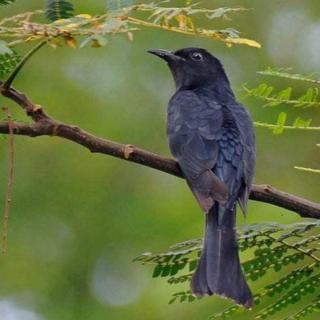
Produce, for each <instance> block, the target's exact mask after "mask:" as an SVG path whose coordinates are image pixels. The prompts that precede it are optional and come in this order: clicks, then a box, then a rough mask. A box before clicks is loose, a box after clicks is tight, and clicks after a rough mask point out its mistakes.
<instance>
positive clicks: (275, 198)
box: [0, 82, 320, 219]
mask: <svg viewBox="0 0 320 320" xmlns="http://www.w3.org/2000/svg"><path fill="white" fill-rule="evenodd" d="M1 85H2V83H1V82H0V92H1V94H2V95H3V96H5V97H7V98H9V99H11V100H13V101H14V102H16V103H17V104H18V105H20V106H21V107H22V108H23V109H24V110H25V112H26V113H27V115H28V116H30V117H31V118H32V119H33V120H34V122H33V123H31V124H25V123H13V132H14V134H16V135H24V136H30V137H38V136H44V135H49V136H58V137H61V138H64V139H67V140H70V141H73V142H75V143H78V144H80V145H82V146H84V147H85V148H87V149H89V150H90V151H91V152H97V153H103V154H108V155H111V156H114V157H117V158H120V159H123V160H127V161H131V162H135V163H138V164H141V165H144V166H147V167H151V168H154V169H157V170H160V171H163V172H166V173H169V174H172V175H175V176H177V177H180V178H183V175H182V172H181V170H180V168H179V166H178V164H177V162H176V161H175V160H173V159H170V158H164V157H162V156H159V155H157V154H154V153H151V152H149V151H145V150H143V149H140V148H137V147H135V146H132V145H123V144H120V143H117V142H113V141H110V140H106V139H102V138H99V137H96V136H94V135H92V134H90V133H88V132H86V131H84V130H82V129H81V128H79V127H76V126H73V125H68V124H65V123H62V122H59V121H57V120H55V119H54V118H52V117H50V116H49V115H48V114H46V113H45V112H44V110H43V109H42V107H41V106H39V105H36V104H34V103H33V102H31V101H30V100H29V99H28V97H27V96H26V95H24V94H22V93H20V92H19V91H17V90H15V89H13V88H8V89H6V88H3V87H2V86H1ZM9 132H10V128H9V124H8V123H7V122H5V121H4V122H0V133H3V134H9ZM250 199H252V200H256V201H262V202H266V203H270V204H273V205H276V206H278V207H282V208H285V209H288V210H291V211H294V212H296V213H298V214H299V215H300V216H301V217H306V218H316V219H320V204H318V203H314V202H311V201H308V200H306V199H303V198H301V197H297V196H294V195H291V194H289V193H286V192H282V191H279V190H277V189H275V188H273V187H271V186H269V185H254V186H253V188H252V191H251V193H250Z"/></svg>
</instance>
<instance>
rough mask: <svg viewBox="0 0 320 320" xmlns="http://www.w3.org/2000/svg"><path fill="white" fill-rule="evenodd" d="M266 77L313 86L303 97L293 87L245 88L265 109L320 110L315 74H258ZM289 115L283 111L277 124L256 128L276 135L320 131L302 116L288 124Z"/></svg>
mask: <svg viewBox="0 0 320 320" xmlns="http://www.w3.org/2000/svg"><path fill="white" fill-rule="evenodd" d="M258 73H259V74H261V75H264V76H271V77H276V78H285V79H288V80H294V81H298V82H300V83H306V84H308V85H310V84H311V85H313V86H312V87H308V88H307V89H306V91H305V92H304V93H303V94H302V95H301V94H300V95H299V96H297V95H295V96H294V95H293V91H294V90H293V89H292V87H287V88H285V89H282V90H278V91H276V90H275V89H274V87H273V86H271V85H269V84H267V83H261V84H259V85H258V86H257V87H255V88H248V87H247V86H243V88H244V91H245V92H246V94H247V96H250V97H253V98H256V99H259V100H260V101H263V102H264V105H263V106H264V107H277V106H281V105H287V106H291V107H294V108H297V109H298V110H301V112H302V111H304V110H305V109H306V108H310V107H313V108H318V107H320V96H319V86H320V79H318V78H316V77H315V74H309V75H302V74H299V73H292V72H291V69H285V68H279V69H272V68H268V69H266V70H264V71H259V72H258ZM287 118H288V115H287V113H286V112H284V111H281V112H280V113H279V115H278V119H277V122H276V123H275V124H271V123H266V122H259V121H257V122H255V126H256V127H264V128H268V129H270V130H272V132H273V133H274V134H281V133H283V131H284V130H292V129H300V130H311V131H319V130H320V126H312V125H311V122H312V119H310V118H309V119H304V118H302V117H301V116H298V117H296V119H295V120H294V121H293V124H291V125H288V124H287ZM295 169H298V170H303V171H307V172H312V173H319V172H320V170H318V169H312V168H305V167H300V166H295Z"/></svg>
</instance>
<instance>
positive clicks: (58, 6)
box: [45, 0, 74, 22]
mask: <svg viewBox="0 0 320 320" xmlns="http://www.w3.org/2000/svg"><path fill="white" fill-rule="evenodd" d="M73 14H74V7H73V4H72V3H71V2H70V1H67V0H45V16H46V17H47V19H48V20H49V21H51V22H53V21H56V20H59V19H67V18H70V17H72V16H73Z"/></svg>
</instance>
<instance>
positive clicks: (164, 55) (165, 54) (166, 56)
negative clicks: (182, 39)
mask: <svg viewBox="0 0 320 320" xmlns="http://www.w3.org/2000/svg"><path fill="white" fill-rule="evenodd" d="M148 52H149V53H151V54H154V55H155V56H158V57H159V58H161V59H163V60H165V61H167V62H173V61H178V60H181V59H182V58H180V57H179V56H176V55H175V54H174V52H172V51H168V50H163V49H151V50H148Z"/></svg>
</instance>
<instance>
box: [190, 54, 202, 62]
mask: <svg viewBox="0 0 320 320" xmlns="http://www.w3.org/2000/svg"><path fill="white" fill-rule="evenodd" d="M191 59H192V60H194V61H203V56H202V54H201V53H200V52H194V53H192V55H191Z"/></svg>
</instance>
